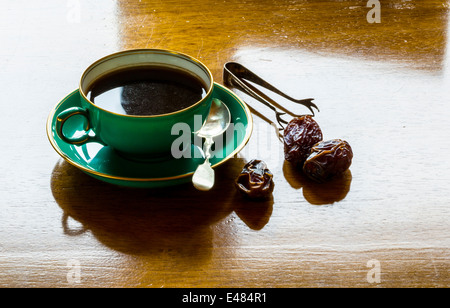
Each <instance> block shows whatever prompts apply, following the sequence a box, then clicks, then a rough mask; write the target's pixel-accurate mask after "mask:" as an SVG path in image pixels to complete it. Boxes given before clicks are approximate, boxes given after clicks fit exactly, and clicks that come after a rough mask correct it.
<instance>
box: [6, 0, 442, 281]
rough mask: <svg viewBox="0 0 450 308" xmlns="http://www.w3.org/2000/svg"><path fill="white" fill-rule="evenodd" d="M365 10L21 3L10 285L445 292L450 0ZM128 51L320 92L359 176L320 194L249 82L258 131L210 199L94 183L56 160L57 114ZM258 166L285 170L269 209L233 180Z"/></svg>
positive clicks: (302, 93)
mask: <svg viewBox="0 0 450 308" xmlns="http://www.w3.org/2000/svg"><path fill="white" fill-rule="evenodd" d="M365 4H366V3H365V1H306V0H304V1H282V0H276V1H261V0H258V1H257V0H248V1H235V0H232V1H216V2H213V1H203V0H199V1H195V4H194V3H193V2H192V1H184V0H181V1H180V0H177V1H150V0H142V1H122V0H118V1H115V2H112V1H106V0H102V1H95V2H92V1H91V2H88V1H84V0H80V1H63V2H61V1H56V0H49V1H45V2H44V1H33V2H32V3H31V2H29V1H28V2H26V1H13V2H8V4H6V5H5V7H4V8H3V9H2V10H1V12H0V35H1V38H2V44H3V46H7V48H2V50H1V51H0V68H1V70H2V74H1V75H0V80H1V83H0V84H1V86H0V87H1V90H2V91H1V93H2V106H3V108H2V112H1V113H0V118H1V123H2V125H3V126H2V127H3V136H4V142H3V143H2V149H1V151H0V159H1V165H0V173H1V174H2V176H1V177H0V200H1V201H0V204H1V209H2V213H1V215H0V286H2V287H158V288H159V287H449V286H450V275H449V269H450V259H449V253H450V238H449V233H450V232H449V231H450V227H449V218H450V209H449V206H450V198H449V195H448V184H449V183H450V172H449V171H450V168H449V167H450V164H449V163H448V155H447V153H448V152H449V151H450V141H449V138H448V137H447V135H448V132H449V131H450V122H449V121H448V118H449V116H450V110H449V108H448V101H449V98H450V96H449V94H448V88H449V85H450V74H449V72H450V71H449V68H450V66H449V63H450V62H449V57H448V31H447V29H448V9H449V8H448V3H447V1H444V0H442V1H438V0H433V1H400V0H395V1H382V6H381V23H379V24H370V23H368V22H367V19H366V14H367V12H368V11H369V9H370V8H367V7H366V5H365ZM128 48H167V49H173V50H178V51H181V52H185V53H187V54H190V55H192V56H194V57H197V58H199V59H200V60H201V61H202V62H204V63H205V64H206V65H207V66H208V67H209V68H210V69H211V71H212V72H213V75H214V78H215V80H216V81H217V82H219V83H222V68H223V64H224V63H226V62H227V61H238V62H240V63H242V64H244V65H245V66H247V67H248V68H250V69H251V70H252V71H254V72H256V73H258V74H260V75H261V76H262V77H263V78H265V79H266V80H268V81H269V82H271V83H273V84H274V85H275V86H277V87H279V88H280V89H282V90H283V91H285V92H287V93H289V94H290V95H292V96H294V97H298V98H306V97H314V98H315V103H316V104H317V105H318V106H319V108H320V113H318V114H317V115H316V120H317V121H318V123H319V125H320V126H321V128H322V131H323V132H324V138H326V139H331V138H342V139H346V140H347V141H348V142H349V143H350V144H351V146H352V148H353V151H354V160H353V163H352V166H351V167H350V170H349V171H347V172H346V173H345V174H344V175H343V176H342V177H339V178H336V179H334V180H333V181H331V182H329V183H326V184H324V185H318V184H315V183H312V182H310V181H309V180H307V179H306V178H305V177H304V176H303V175H302V174H301V173H300V172H299V171H298V170H295V169H294V168H293V167H292V166H291V165H290V164H289V163H286V162H285V161H284V159H283V145H282V143H280V141H279V140H278V139H277V137H276V135H275V133H274V129H273V127H271V126H270V125H269V124H268V123H267V121H266V120H264V119H263V118H262V117H260V116H258V115H257V113H260V114H262V115H264V117H265V118H266V119H267V120H268V121H269V122H270V121H273V120H274V118H273V114H272V113H271V111H270V110H269V109H267V108H265V107H264V106H262V105H260V104H259V103H258V102H256V101H254V100H252V99H251V98H250V97H248V96H246V95H245V94H243V93H240V92H239V91H237V90H235V92H236V93H237V94H238V95H239V96H241V97H242V98H243V99H244V100H245V101H246V102H247V103H248V104H249V105H250V106H251V107H252V108H253V109H254V110H255V113H254V122H255V127H254V131H253V135H252V138H251V140H250V142H249V143H248V145H247V146H246V147H245V148H244V150H243V151H242V152H241V153H240V154H239V155H238V156H237V157H236V158H233V159H231V160H230V161H229V162H227V164H225V165H223V166H221V167H220V168H218V170H217V181H218V182H217V185H216V186H215V187H214V189H213V190H212V191H210V192H207V193H204V192H199V191H196V190H195V189H193V187H191V185H189V184H186V185H182V186H179V187H173V188H165V189H130V188H123V187H116V186H112V185H109V184H106V183H103V182H100V181H98V180H95V179H93V178H91V177H89V176H88V175H86V174H84V173H82V172H81V171H79V170H77V169H76V168H74V167H72V166H71V165H69V164H68V163H66V162H64V160H63V159H62V158H60V157H59V156H58V155H57V154H56V153H55V152H54V151H53V149H52V147H51V146H50V144H49V142H48V140H47V137H46V134H45V121H46V118H47V115H48V113H49V112H50V110H51V109H52V108H53V106H54V105H55V104H56V103H57V102H58V101H59V100H60V99H62V98H63V97H64V96H65V95H67V94H68V93H69V92H71V91H72V90H74V89H75V88H76V87H77V84H78V79H79V77H80V76H81V73H82V71H83V70H84V68H85V67H87V66H88V65H89V64H90V63H91V62H93V61H95V60H96V59H98V58H100V57H102V56H104V55H107V54H109V53H111V52H115V51H118V50H123V49H128ZM273 98H274V99H276V100H277V102H279V103H280V104H283V105H285V106H286V107H287V108H289V109H290V110H292V111H293V112H294V113H298V114H302V113H305V112H307V110H306V108H303V107H301V106H296V105H293V104H292V103H290V102H287V101H285V100H284V99H281V98H280V97H277V96H273ZM286 118H287V119H289V116H286ZM253 158H258V159H262V160H264V161H266V163H267V164H268V166H269V169H270V170H271V171H272V172H273V173H274V179H275V190H274V193H273V196H272V198H270V200H268V201H266V202H249V201H248V200H245V199H243V198H242V197H241V196H240V195H239V194H238V193H237V192H236V190H235V188H234V184H233V181H234V179H235V178H236V176H237V174H238V172H239V171H240V170H241V168H242V167H243V165H244V164H245V162H246V161H248V160H250V159H253ZM374 264H378V265H379V268H378V269H379V274H380V275H379V277H378V278H379V280H377V281H373V280H371V277H372V276H370V275H371V273H372V272H371V270H373V269H374V267H373V266H374ZM77 266H78V267H77ZM74 269H79V272H78V273H79V274H80V275H79V280H77V279H75V278H77V277H76V276H71V275H72V274H73V270H74Z"/></svg>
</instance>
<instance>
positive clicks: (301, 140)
mask: <svg viewBox="0 0 450 308" xmlns="http://www.w3.org/2000/svg"><path fill="white" fill-rule="evenodd" d="M322 138H323V136H322V130H321V129H320V127H319V124H317V122H316V121H315V120H314V119H313V118H312V117H311V116H309V115H305V116H301V117H297V118H294V119H292V120H291V121H290V122H289V124H288V125H287V126H286V128H285V129H284V138H283V139H284V158H285V159H286V160H287V161H289V162H290V163H293V164H294V165H297V166H299V167H300V168H301V167H302V166H303V164H304V162H305V160H306V158H308V156H309V154H310V153H311V148H312V146H313V145H314V144H316V143H317V142H319V141H322Z"/></svg>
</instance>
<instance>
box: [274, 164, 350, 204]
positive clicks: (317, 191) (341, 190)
mask: <svg viewBox="0 0 450 308" xmlns="http://www.w3.org/2000/svg"><path fill="white" fill-rule="evenodd" d="M283 174H284V177H285V178H286V180H287V181H288V183H289V184H290V185H291V186H292V187H293V188H295V189H300V188H302V189H303V196H304V197H305V199H306V200H307V201H308V202H309V203H311V204H314V205H325V204H333V203H335V202H339V201H342V200H344V199H345V197H346V196H347V194H348V192H349V191H350V185H351V182H352V173H351V171H350V170H347V171H345V172H344V173H343V174H341V175H339V176H336V177H334V178H332V179H331V180H329V181H327V182H325V183H317V182H314V181H313V180H311V179H309V178H308V177H307V176H306V175H304V174H303V173H302V172H301V171H300V170H298V169H296V168H295V167H294V166H293V165H292V164H290V163H289V162H286V161H285V162H284V164H283Z"/></svg>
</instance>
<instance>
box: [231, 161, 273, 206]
mask: <svg viewBox="0 0 450 308" xmlns="http://www.w3.org/2000/svg"><path fill="white" fill-rule="evenodd" d="M274 186H275V184H274V182H273V174H272V172H270V170H269V169H268V168H267V165H266V163H265V162H263V161H261V160H258V159H253V160H251V161H250V162H248V163H247V164H246V165H245V166H244V168H243V170H242V172H241V173H240V174H239V176H238V178H237V179H236V188H237V189H238V190H239V191H240V192H241V193H242V194H244V195H245V196H248V197H249V198H251V199H264V198H267V197H269V196H270V194H272V192H273V189H274Z"/></svg>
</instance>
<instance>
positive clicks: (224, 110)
mask: <svg viewBox="0 0 450 308" xmlns="http://www.w3.org/2000/svg"><path fill="white" fill-rule="evenodd" d="M230 122H231V115H230V110H229V109H228V107H227V106H226V105H225V104H224V103H222V102H221V101H220V100H218V99H216V98H215V99H213V101H212V103H211V110H210V111H209V115H208V118H207V119H206V122H205V123H204V124H203V126H202V128H201V129H200V130H199V131H198V132H197V136H199V137H201V138H205V143H204V146H203V148H204V153H205V162H204V163H203V164H201V165H199V166H198V167H197V170H195V172H194V175H193V176H192V183H193V184H194V187H195V188H197V189H198V190H202V191H207V190H210V189H211V188H212V187H213V186H214V178H215V176H214V170H213V169H212V168H211V163H210V162H209V159H210V158H211V153H210V151H211V146H212V145H213V144H214V140H213V138H214V137H216V136H219V135H221V134H223V133H224V132H225V131H226V130H227V128H228V126H229V125H230Z"/></svg>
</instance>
